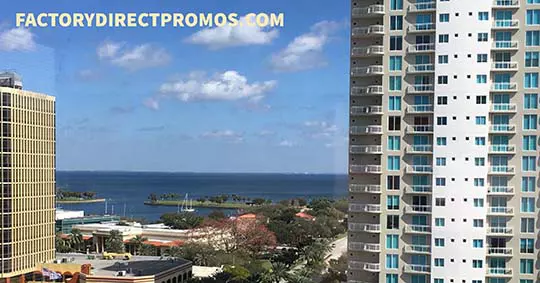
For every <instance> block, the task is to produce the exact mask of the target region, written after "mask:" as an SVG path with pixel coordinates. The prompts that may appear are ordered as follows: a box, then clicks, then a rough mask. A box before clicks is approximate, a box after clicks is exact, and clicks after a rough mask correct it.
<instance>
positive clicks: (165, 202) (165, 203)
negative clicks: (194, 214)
mask: <svg viewBox="0 0 540 283" xmlns="http://www.w3.org/2000/svg"><path fill="white" fill-rule="evenodd" d="M183 203H184V201H183V200H179V201H176V200H158V201H154V202H151V201H145V202H144V205H150V206H178V205H182V204H183ZM190 206H193V207H202V208H204V207H207V208H229V209H239V208H250V207H253V206H257V205H249V204H245V203H234V202H225V203H216V202H208V201H206V202H200V201H193V202H192V203H190Z"/></svg>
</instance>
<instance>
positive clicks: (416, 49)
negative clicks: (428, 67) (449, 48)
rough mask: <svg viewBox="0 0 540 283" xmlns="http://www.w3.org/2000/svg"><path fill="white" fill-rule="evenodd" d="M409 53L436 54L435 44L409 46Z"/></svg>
mask: <svg viewBox="0 0 540 283" xmlns="http://www.w3.org/2000/svg"><path fill="white" fill-rule="evenodd" d="M408 51H409V53H420V52H434V51H435V43H420V44H413V45H409V48H408Z"/></svg>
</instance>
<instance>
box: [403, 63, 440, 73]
mask: <svg viewBox="0 0 540 283" xmlns="http://www.w3.org/2000/svg"><path fill="white" fill-rule="evenodd" d="M407 72H409V73H432V72H435V65H434V64H414V65H409V67H408V68H407Z"/></svg>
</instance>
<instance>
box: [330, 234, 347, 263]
mask: <svg viewBox="0 0 540 283" xmlns="http://www.w3.org/2000/svg"><path fill="white" fill-rule="evenodd" d="M330 245H335V246H334V247H333V248H332V250H331V251H330V252H329V253H328V255H327V256H326V260H325V261H326V263H328V262H329V261H330V260H331V259H338V258H339V257H340V256H341V255H343V254H344V253H346V252H347V236H345V237H343V238H341V239H337V240H335V241H333V242H332V243H331V244H330Z"/></svg>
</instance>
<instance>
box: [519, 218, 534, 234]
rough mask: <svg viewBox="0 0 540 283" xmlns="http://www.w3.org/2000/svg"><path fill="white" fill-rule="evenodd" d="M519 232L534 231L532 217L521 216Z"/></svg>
mask: <svg viewBox="0 0 540 283" xmlns="http://www.w3.org/2000/svg"><path fill="white" fill-rule="evenodd" d="M521 233H534V218H521Z"/></svg>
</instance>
